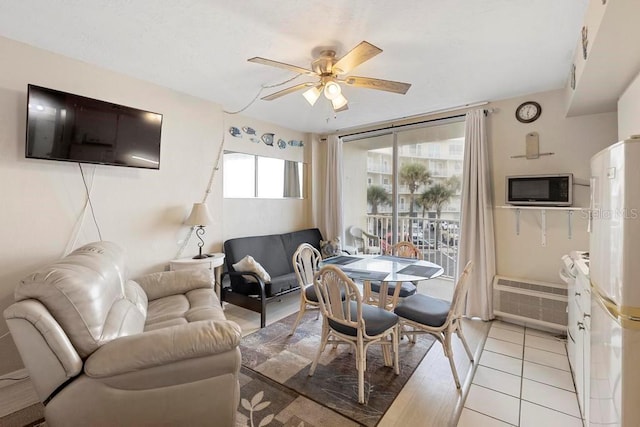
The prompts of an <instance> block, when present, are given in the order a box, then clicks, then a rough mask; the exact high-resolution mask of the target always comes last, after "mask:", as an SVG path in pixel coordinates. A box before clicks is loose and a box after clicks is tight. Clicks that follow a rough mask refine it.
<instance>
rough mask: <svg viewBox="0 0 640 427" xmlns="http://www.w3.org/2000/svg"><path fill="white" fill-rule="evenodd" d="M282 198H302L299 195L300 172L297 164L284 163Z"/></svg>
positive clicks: (288, 161) (291, 162) (286, 161)
mask: <svg viewBox="0 0 640 427" xmlns="http://www.w3.org/2000/svg"><path fill="white" fill-rule="evenodd" d="M283 196H284V197H296V198H299V197H300V196H302V195H301V194H300V171H299V169H298V162H293V161H290V160H285V161H284V194H283Z"/></svg>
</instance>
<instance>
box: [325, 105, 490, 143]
mask: <svg viewBox="0 0 640 427" xmlns="http://www.w3.org/2000/svg"><path fill="white" fill-rule="evenodd" d="M488 103H489V102H488V101H482V102H476V103H474V104H465V105H461V106H459V107H452V108H446V109H442V110H436V111H431V112H429V113H426V114H421V115H420V116H422V117H424V116H425V115H434V114H441V113H447V112H449V111H456V110H462V109H466V108H473V107H479V106H481V105H487V104H488ZM491 112H493V109H489V110H486V109H485V110H484V114H485V115H487V113H491ZM465 115H466V113H465V114H457V115H454V116H447V117H440V118H437V119H428V120H422V121H419V122H413V123H407V124H403V125H389V126H386V127H382V128H377V129H370V130H365V131H360V132H353V133H348V134H338V137H340V138H348V137H351V136H357V135H363V134H367V133H370V132H381V131H385V130H392V129H402V128H405V127H409V126H416V125H421V124H426V123H432V122H437V121H440V120H448V119H457V118H460V117H465ZM407 119H410V117H405V118H403V119H402V120H407Z"/></svg>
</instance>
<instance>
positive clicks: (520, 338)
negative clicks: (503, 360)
mask: <svg viewBox="0 0 640 427" xmlns="http://www.w3.org/2000/svg"><path fill="white" fill-rule="evenodd" d="M489 336H490V337H491V338H495V339H497V340H502V341H508V342H512V343H514V344H522V343H523V342H524V332H521V331H512V330H510V329H502V328H493V327H492V328H491V330H490V331H489Z"/></svg>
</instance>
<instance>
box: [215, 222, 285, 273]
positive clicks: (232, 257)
mask: <svg viewBox="0 0 640 427" xmlns="http://www.w3.org/2000/svg"><path fill="white" fill-rule="evenodd" d="M224 252H225V255H226V256H225V261H226V262H227V268H228V269H229V271H236V270H235V268H233V264H235V263H236V262H238V261H240V260H241V259H242V258H244V257H245V256H247V255H251V256H252V257H253V258H254V259H255V260H256V261H257V262H259V263H260V265H262V267H263V268H264V269H265V270H266V271H267V272H268V273H269V275H270V276H271V277H272V278H273V277H277V276H280V275H282V274H287V273H290V272H292V271H293V265H292V264H291V255H290V254H289V255H287V252H286V251H285V247H284V244H283V243H282V238H281V237H280V235H279V234H272V235H268V236H254V237H239V238H236V239H229V240H227V241H226V242H224ZM291 254H293V252H291ZM238 279H239V280H242V278H238ZM232 284H233V279H232Z"/></svg>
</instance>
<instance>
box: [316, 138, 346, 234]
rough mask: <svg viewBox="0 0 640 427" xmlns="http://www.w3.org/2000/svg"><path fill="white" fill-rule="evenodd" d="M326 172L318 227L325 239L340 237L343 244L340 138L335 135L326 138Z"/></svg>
mask: <svg viewBox="0 0 640 427" xmlns="http://www.w3.org/2000/svg"><path fill="white" fill-rule="evenodd" d="M325 146H326V154H327V156H326V161H327V167H326V174H325V181H324V182H325V185H324V194H323V197H322V199H321V200H322V202H321V203H322V204H321V208H320V218H321V221H320V228H321V229H322V233H323V236H324V238H325V239H326V240H332V239H334V238H336V237H339V238H340V241H341V242H342V244H344V229H343V227H342V222H343V220H342V139H340V138H338V137H337V136H335V135H332V136H329V137H328V138H327V142H326V143H325Z"/></svg>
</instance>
